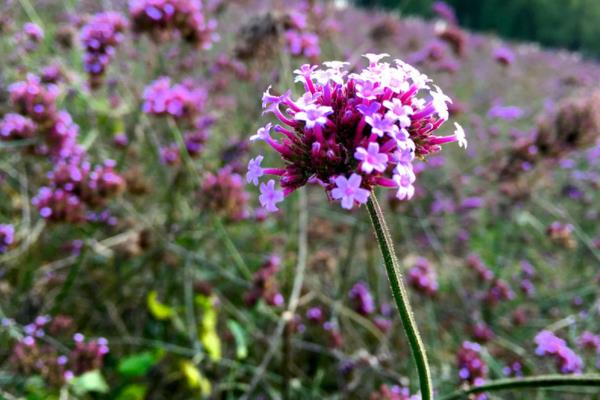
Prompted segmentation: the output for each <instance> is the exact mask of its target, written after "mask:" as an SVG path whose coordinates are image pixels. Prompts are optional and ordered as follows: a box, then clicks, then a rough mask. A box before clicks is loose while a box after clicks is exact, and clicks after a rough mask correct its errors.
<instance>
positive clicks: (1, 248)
mask: <svg viewBox="0 0 600 400" xmlns="http://www.w3.org/2000/svg"><path fill="white" fill-rule="evenodd" d="M14 240H15V228H14V226H12V225H10V224H0V254H2V253H6V251H7V250H8V248H9V247H10V246H11V245H12V244H13V242H14Z"/></svg>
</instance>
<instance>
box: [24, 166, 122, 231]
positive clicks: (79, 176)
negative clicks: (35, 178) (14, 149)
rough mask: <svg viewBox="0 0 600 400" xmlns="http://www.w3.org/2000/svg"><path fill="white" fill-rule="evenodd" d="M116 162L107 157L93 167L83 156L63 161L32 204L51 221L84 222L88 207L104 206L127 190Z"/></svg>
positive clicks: (51, 173)
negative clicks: (117, 171)
mask: <svg viewBox="0 0 600 400" xmlns="http://www.w3.org/2000/svg"><path fill="white" fill-rule="evenodd" d="M115 165H116V163H115V162H114V161H113V160H106V161H105V162H104V163H103V164H102V165H97V166H95V167H94V168H92V166H91V164H90V163H89V162H88V161H85V160H83V159H80V158H71V159H64V160H61V161H59V162H58V163H57V164H56V165H55V167H54V169H53V170H52V171H51V172H50V173H49V174H48V178H49V180H50V185H49V186H44V187H42V188H40V190H39V192H38V194H37V195H36V196H35V197H34V198H33V199H32V203H33V205H34V206H36V207H37V208H38V209H39V210H40V215H41V216H42V217H43V218H45V219H47V220H49V221H54V222H61V221H64V222H82V221H83V220H84V218H85V211H86V208H87V207H88V206H89V207H98V206H103V205H105V204H106V202H107V200H108V199H109V198H111V197H114V196H116V195H118V194H119V193H121V192H122V191H123V190H124V188H125V180H124V179H123V178H122V177H121V176H120V175H119V174H118V173H116V172H115V170H114V167H115Z"/></svg>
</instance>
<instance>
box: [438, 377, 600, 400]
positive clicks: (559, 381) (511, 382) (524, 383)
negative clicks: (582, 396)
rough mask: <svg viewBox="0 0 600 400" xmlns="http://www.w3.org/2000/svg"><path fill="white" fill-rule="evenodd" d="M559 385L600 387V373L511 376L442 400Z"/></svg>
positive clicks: (447, 396) (461, 391)
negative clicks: (498, 391) (496, 391)
mask: <svg viewBox="0 0 600 400" xmlns="http://www.w3.org/2000/svg"><path fill="white" fill-rule="evenodd" d="M558 386H591V387H600V375H541V376H532V377H527V378H510V379H499V380H496V381H491V382H488V383H486V384H483V385H480V386H473V387H470V388H468V389H463V390H459V391H456V392H454V393H451V394H449V395H446V396H442V397H441V398H440V400H459V399H466V398H467V396H468V395H470V394H474V393H483V392H491V391H495V390H509V389H524V388H549V387H558Z"/></svg>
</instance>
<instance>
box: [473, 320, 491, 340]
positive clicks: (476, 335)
mask: <svg viewBox="0 0 600 400" xmlns="http://www.w3.org/2000/svg"><path fill="white" fill-rule="evenodd" d="M471 336H472V337H473V339H474V340H476V341H477V342H479V343H487V342H489V341H490V340H492V339H493V338H494V337H495V336H496V335H495V334H494V331H493V330H492V328H491V327H490V326H489V325H488V324H486V323H485V322H478V323H476V324H475V325H473V326H472V327H471Z"/></svg>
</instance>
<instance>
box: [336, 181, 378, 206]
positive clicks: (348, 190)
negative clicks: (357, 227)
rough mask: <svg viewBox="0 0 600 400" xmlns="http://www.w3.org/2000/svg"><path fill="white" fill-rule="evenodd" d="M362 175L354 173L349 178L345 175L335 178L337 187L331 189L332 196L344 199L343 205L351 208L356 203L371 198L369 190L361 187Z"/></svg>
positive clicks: (362, 202)
mask: <svg viewBox="0 0 600 400" xmlns="http://www.w3.org/2000/svg"><path fill="white" fill-rule="evenodd" d="M361 181H362V177H361V176H360V175H358V174H352V175H351V176H350V178H349V179H346V177H345V176H342V175H340V176H338V177H337V178H335V185H336V187H335V188H334V189H333V190H332V191H331V196H332V197H333V198H334V199H335V200H340V199H341V200H342V207H343V208H345V209H347V210H350V209H352V207H353V206H354V203H355V202H356V203H358V204H364V203H366V202H367V200H368V199H369V191H368V190H366V189H363V188H361V187H360V182H361Z"/></svg>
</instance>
